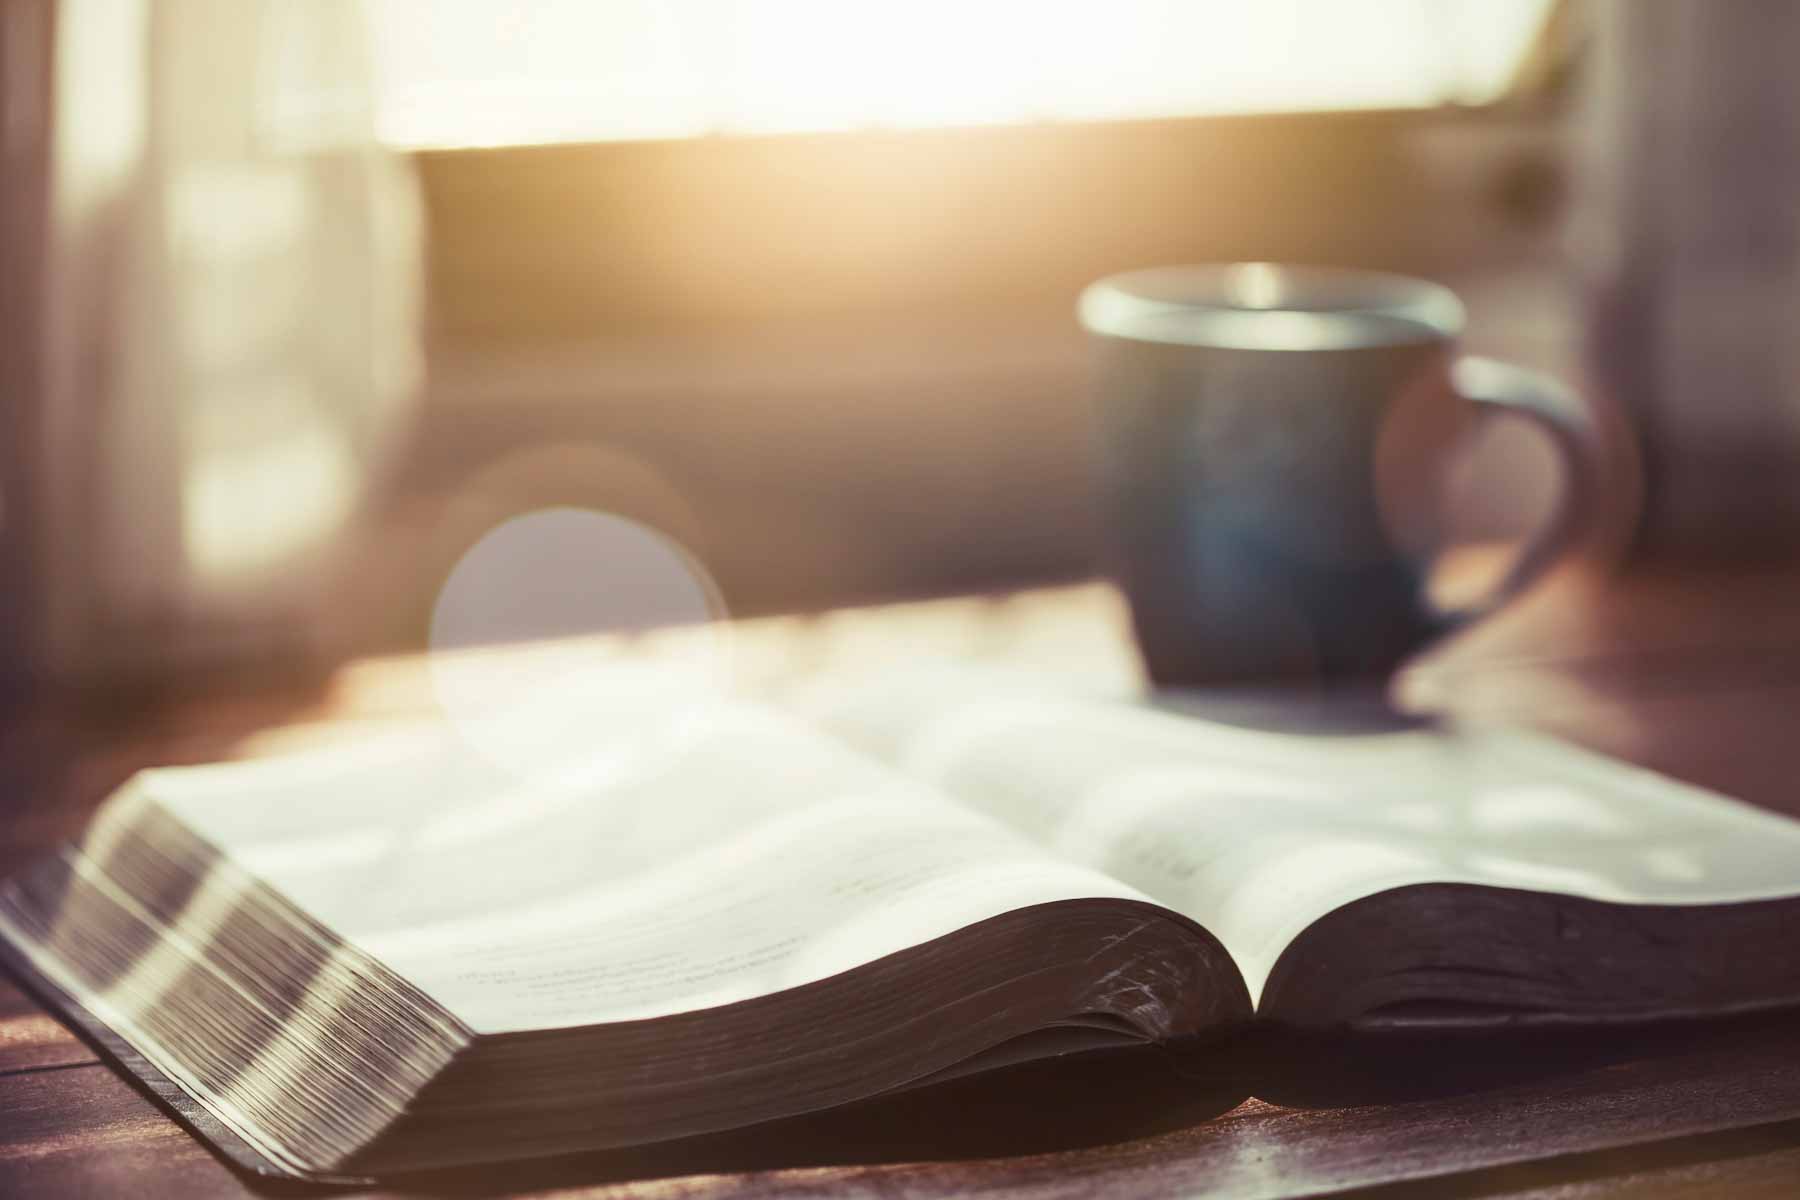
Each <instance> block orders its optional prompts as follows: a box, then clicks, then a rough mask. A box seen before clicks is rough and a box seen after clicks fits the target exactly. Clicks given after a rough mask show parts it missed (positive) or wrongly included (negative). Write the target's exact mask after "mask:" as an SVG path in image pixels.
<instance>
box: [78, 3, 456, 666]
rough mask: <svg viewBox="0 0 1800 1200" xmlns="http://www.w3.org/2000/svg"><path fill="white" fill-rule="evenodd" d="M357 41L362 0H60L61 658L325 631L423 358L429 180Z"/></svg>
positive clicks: (203, 647)
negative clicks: (393, 147) (384, 141)
mask: <svg viewBox="0 0 1800 1200" xmlns="http://www.w3.org/2000/svg"><path fill="white" fill-rule="evenodd" d="M369 46H370V41H369V37H368V29H367V13H366V11H365V7H364V4H363V0H64V2H63V3H62V4H61V5H60V6H59V8H58V10H57V29H56V47H57V48H56V62H55V88H54V93H53V96H54V102H53V117H52V129H53V143H52V145H53V150H52V159H53V162H52V205H51V221H50V224H51V253H50V262H49V264H48V269H47V271H46V279H47V286H48V290H49V292H50V293H51V294H50V297H49V301H50V304H49V308H50V313H49V315H50V317H51V320H50V322H49V328H50V337H49V339H48V343H49V344H48V346H47V350H48V365H49V367H50V371H49V374H50V383H51V389H50V390H51V393H52V394H51V395H50V397H49V398H48V406H47V411H48V412H49V413H50V415H51V420H50V421H49V425H50V426H51V428H49V429H48V430H47V439H48V442H49V444H48V445H47V446H46V447H45V449H46V452H47V454H48V459H49V462H50V464H51V470H50V474H51V475H53V476H54V477H55V478H54V487H55V490H56V492H57V493H58V494H57V495H56V496H54V497H52V503H51V504H50V505H49V506H48V508H49V510H50V513H51V517H52V521H53V523H54V524H55V525H57V526H58V527H59V531H60V533H61V534H63V535H64V536H63V537H61V538H59V539H57V541H58V543H59V544H58V545H57V547H56V548H55V550H54V552H53V553H52V555H51V559H52V563H51V565H52V573H53V575H54V579H53V580H52V583H53V586H54V590H55V591H56V592H57V593H58V601H59V602H58V603H53V605H52V618H53V627H54V629H55V632H56V633H57V634H58V636H57V637H56V638H55V639H54V642H55V647H56V657H57V658H59V659H60V660H63V662H64V664H65V665H71V666H74V667H76V668H78V669H79V668H95V667H104V668H108V669H116V667H117V666H118V665H119V664H117V663H115V662H111V661H106V662H99V661H96V659H97V658H99V659H108V660H110V659H114V658H120V657H123V658H132V657H138V656H142V657H145V658H149V659H152V660H156V659H161V660H164V661H166V660H167V659H168V658H170V657H174V658H177V659H179V658H183V657H188V656H199V657H206V656H209V655H213V654H216V653H219V652H220V651H221V648H231V650H232V651H233V652H235V651H241V650H245V649H248V650H250V651H252V652H255V653H258V654H263V653H268V652H270V651H271V650H277V649H279V647H277V646H276V645H275V643H301V644H307V643H316V642H317V641H318V640H319V639H320V638H322V637H327V636H329V633H330V631H329V630H328V628H327V624H326V620H327V616H328V613H329V610H330V605H329V599H330V597H331V594H332V592H333V590H334V587H335V583H336V574H335V573H336V571H337V570H338V569H339V568H340V567H341V565H342V563H343V560H344V555H345V553H346V552H347V548H348V546H349V544H350V543H349V538H350V537H351V535H352V533H353V531H354V528H355V524H356V521H357V518H358V515H359V514H360V513H361V511H362V510H363V509H364V507H365V506H366V503H367V501H368V498H369V496H370V495H371V493H372V491H373V489H374V488H375V487H376V485H377V484H378V482H379V480H380V478H381V476H382V474H383V471H384V469H385V467H386V465H387V463H388V462H389V460H390V459H391V458H392V456H393V453H394V450H395V447H396V446H397V444H398V442H399V440H400V438H401V437H402V436H403V434H404V432H405V430H406V428H407V425H408V419H409V410H410V406H411V404H412V403H413V399H414V390H415V385H416V382H417V376H418V323H419V280H420V269H419V254H420V236H419V228H418V225H419V211H418V204H417V198H416V195H415V194H414V189H413V184H412V181H411V179H410V177H409V175H408V173H407V171H406V169H405V167H404V166H403V164H402V163H401V162H400V161H399V160H397V159H396V158H394V157H393V156H392V155H390V154H389V153H387V152H385V151H383V150H382V149H381V148H380V147H379V146H378V144H377V142H376V139H375V123H374V105H373V97H374V93H373V85H372V78H373V77H372V69H371V62H370V51H369ZM134 633H141V634H143V635H144V636H146V637H149V638H151V639H152V640H153V644H150V645H137V646H134V645H133V644H132V643H133V638H134ZM70 660H73V661H72V662H71V661H70Z"/></svg>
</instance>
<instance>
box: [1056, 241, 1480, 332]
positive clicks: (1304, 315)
mask: <svg viewBox="0 0 1800 1200" xmlns="http://www.w3.org/2000/svg"><path fill="white" fill-rule="evenodd" d="M1078 312H1079V314H1080V318H1081V323H1082V325H1083V326H1084V327H1085V328H1086V329H1087V330H1088V332H1090V333H1093V334H1098V335H1101V336H1104V337H1113V338H1123V339H1126V340H1129V341H1137V342H1152V343H1159V344H1162V345H1169V346H1206V347H1214V348H1218V349H1228V350H1276V351H1294V350H1357V349H1372V348H1376V347H1382V346H1406V345H1422V344H1429V343H1434V342H1447V341H1451V340H1453V339H1455V338H1456V337H1457V336H1458V335H1459V334H1460V333H1461V332H1462V328H1463V323H1464V310H1463V305H1462V301H1461V300H1459V299H1457V297H1456V293H1455V292H1453V291H1451V290H1450V289H1449V288H1447V287H1445V286H1444V285H1443V284H1441V283H1434V282H1432V281H1431V280H1429V279H1418V278H1415V277H1413V276H1410V275H1396V274H1391V273H1389V272H1385V271H1365V270H1361V269H1357V268H1348V267H1311V266H1296V265H1290V264H1282V263H1272V262H1237V263H1206V264H1197V265H1192V266H1174V267H1151V268H1148V269H1144V270H1137V271H1126V272H1123V273H1121V274H1117V275H1109V276H1107V277H1106V278H1104V279H1101V280H1099V281H1098V282H1096V283H1093V284H1090V285H1089V286H1088V287H1087V288H1086V289H1085V290H1084V291H1083V292H1082V293H1081V300H1080V303H1079V306H1078Z"/></svg>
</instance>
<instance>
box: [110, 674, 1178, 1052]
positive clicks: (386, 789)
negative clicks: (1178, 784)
mask: <svg viewBox="0 0 1800 1200" xmlns="http://www.w3.org/2000/svg"><path fill="white" fill-rule="evenodd" d="M609 746H610V747H611V748H610V749H608V747H609ZM140 779H141V782H142V791H143V793H144V795H145V797H146V798H147V799H149V800H151V801H153V802H155V803H157V804H159V805H160V806H161V807H163V808H164V809H166V810H167V811H169V812H171V813H173V814H175V815H177V816H178V817H179V818H180V819H181V820H182V821H184V822H185V823H186V824H187V825H188V826H189V827H191V828H192V829H194V830H195V831H196V832H197V833H199V834H200V835H201V836H202V837H203V838H205V839H207V840H208V841H210V842H211V843H212V844H213V845H214V846H216V847H217V848H219V849H220V850H222V851H224V852H225V853H226V854H227V855H228V856H229V857H230V858H231V859H233V860H234V861H235V862H237V863H239V864H241V865H242V866H244V867H246V868H248V869H249V870H250V871H251V872H252V873H253V874H254V875H256V876H259V877H260V878H262V879H263V880H264V881H266V882H267V883H269V884H270V885H272V886H273V887H274V888H275V889H277V890H278V891H279V892H281V893H282V894H284V895H285V896H287V897H288V898H289V899H291V900H292V901H293V902H295V903H296V904H298V905H299V906H300V907H301V908H303V909H305V910H306V911H307V912H309V913H310V914H311V915H313V916H314V917H315V918H316V919H317V920H319V921H321V922H322V923H323V924H325V925H326V926H328V927H329V928H330V929H332V930H333V931H335V932H336V933H337V934H338V935H339V936H341V937H343V938H345V939H347V940H348V941H350V942H352V943H354V944H355V945H357V946H359V947H361V948H362V949H364V950H366V951H368V952H369V953H370V954H372V955H374V956H375V957H377V958H378V959H380V960H382V961H383V962H385V963H386V964H387V965H388V966H389V967H391V968H393V969H394V970H395V971H397V972H399V973H400V974H401V975H402V976H404V977H406V978H407V979H409V980H411V981H412V982H413V983H415V984H416V985H418V986H419V987H421V988H422V989H424V990H425V991H426V992H428V993H429V994H430V995H432V996H433V997H434V998H435V999H437V1000H438V1001H439V1002H440V1003H441V1004H443V1005H444V1006H445V1007H446V1008H448V1009H449V1010H450V1011H452V1012H454V1013H455V1014H456V1015H457V1016H458V1017H459V1018H460V1019H462V1020H463V1021H464V1022H465V1023H467V1024H468V1025H469V1026H471V1027H472V1028H473V1029H475V1030H476V1031H477V1032H483V1033H497V1032H505V1031H513V1030H527V1029H538V1028H546V1027H553V1026H562V1025H572V1024H589V1023H597V1022H603V1021H619V1020H627V1019H635V1018H647V1017H655V1016H661V1015H666V1014H670V1013H675V1012H685V1011H691V1010H695V1009H700V1008H705V1007H711V1006H714V1005H720V1004H727V1003H731V1002H734V1001H738V1000H744V999H748V998H750V997H754V996H759V995H763V994H766V993H770V992H774V991H778V990H780V989H784V988H788V987H793V986H795V985H798V984H803V983H808V982H811V981H814V980H818V979H821V978H824V977H826V976H829V975H833V974H836V973H838V972H841V971H844V970H846V969H849V968H851V967H854V966H857V965H859V964H862V963H865V962H868V961H870V960H873V959H875V958H878V957H881V956H883V955H886V954H889V953H892V952H894V951H898V950H901V949H903V948H905V947H908V946H912V945H916V944H918V943H920V942H924V941H927V940H929V939H931V938H935V937H938V936H941V935H943V934H946V933H950V932H952V931H954V930H956V929H959V928H962V927H964V926H967V925H969V924H972V923H974V922H977V921H981V920H984V919H986V918H989V917H993V916H996V915H999V914H1000V913H1003V912H1007V911H1010V910H1012V909H1016V908H1021V907H1025V906H1027V905H1032V904H1037V903H1042V902H1048V901H1054V900H1063V899H1071V898H1080V897H1095V896H1110V897H1125V898H1131V899H1143V897H1142V896H1141V894H1140V893H1138V892H1137V891H1135V890H1134V889H1132V888H1130V887H1128V886H1126V885H1123V884H1120V883H1118V882H1116V881H1114V880H1112V879H1110V878H1109V877H1107V876H1104V875H1102V874H1100V873H1098V872H1096V871H1094V870H1092V869H1090V868H1086V867H1082V866H1079V865H1077V864H1072V863H1068V862H1064V861H1062V860H1060V859H1058V858H1056V857H1054V856H1052V855H1050V854H1047V853H1046V852H1045V851H1044V850H1043V849H1042V848H1041V847H1039V846H1038V845H1037V844H1036V843H1034V842H1032V841H1031V840H1029V839H1027V838H1025V837H1022V836H1020V835H1019V834H1018V833H1016V832H1014V831H1012V830H1010V829H1008V828H1007V827H1005V826H1003V825H1001V824H999V823H997V822H995V821H993V820H991V819H990V818H987V817H984V816H981V815H979V814H976V813H974V812H972V811H970V810H968V809H965V808H962V807H959V806H957V805H954V804H951V803H948V802H946V801H944V800H943V799H941V798H940V797H938V796H936V795H935V794H934V793H933V792H932V791H931V789H929V788H928V787H926V786H924V785H922V784H920V783H918V782H916V781H912V780H909V779H907V778H905V777H904V776H901V775H898V774H897V773H895V772H893V771H891V770H889V769H888V768H886V767H884V766H882V765H879V764H877V763H876V762H874V761H872V760H870V759H868V758H866V757H864V756H862V755H860V754H857V753H855V752H853V751H851V750H849V749H847V748H846V747H844V746H842V745H840V744H837V743H834V742H832V741H831V740H830V739H827V738H825V737H823V736H821V735H820V734H818V733H816V732H814V731H811V730H808V729H806V728H804V727H803V726H801V725H799V724H797V723H795V722H793V721H791V720H789V719H786V718H783V717H780V716H777V715H774V714H770V713H763V712H757V711H752V710H748V709H745V708H742V707H731V706H728V705H724V704H719V705H715V706H712V707H709V708H707V709H706V710H704V711H699V712H690V713H687V714H685V715H684V716H683V717H682V718H681V719H679V720H676V721H672V722H669V723H666V724H661V725H658V726H657V727H656V728H655V729H653V730H646V729H643V728H640V729H637V730H635V731H634V732H633V735H632V736H631V737H629V738H622V739H615V740H613V741H610V742H609V741H608V740H607V739H605V738H601V737H597V738H596V739H595V741H594V746H593V748H592V750H591V752H588V753H585V754H581V755H575V756H572V757H565V758H563V759H561V760H558V761H555V762H554V763H550V764H547V765H546V766H545V768H544V769H543V770H542V771H540V772H537V773H534V774H531V775H528V776H520V775H518V774H516V773H511V772H508V771H506V770H504V769H502V768H500V767H497V766H495V765H493V764H492V763H491V762H489V761H488V760H486V759H483V758H482V757H480V756H478V755H476V754H474V753H473V752H471V750H470V749H469V748H468V747H467V745H465V744H464V742H463V741H462V740H461V739H459V738H458V737H456V736H455V735H454V734H452V733H450V732H449V731H446V730H438V731H436V732H427V733H421V734H419V735H417V736H409V737H396V738H393V739H391V740H387V741H380V742H371V743H368V744H363V745H359V746H356V747H353V748H347V749H343V750H339V751H334V752H331V753H313V754H307V755H296V756H292V757H286V758H273V759H266V760H259V761H253V762H246V763H239V764H229V765H218V766H210V767H206V768H200V769H171V770H163V771H155V772H149V773H146V774H145V775H143V776H141V777H140Z"/></svg>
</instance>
